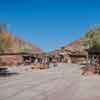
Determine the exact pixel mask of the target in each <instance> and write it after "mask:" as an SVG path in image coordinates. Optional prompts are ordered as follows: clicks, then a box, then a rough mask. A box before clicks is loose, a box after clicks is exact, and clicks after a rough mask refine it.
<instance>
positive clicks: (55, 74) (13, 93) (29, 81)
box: [0, 64, 100, 100]
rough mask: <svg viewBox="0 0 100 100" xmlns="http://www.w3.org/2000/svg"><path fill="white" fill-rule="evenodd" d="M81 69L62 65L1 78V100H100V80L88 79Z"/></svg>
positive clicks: (98, 78)
mask: <svg viewBox="0 0 100 100" xmlns="http://www.w3.org/2000/svg"><path fill="white" fill-rule="evenodd" d="M79 69H80V66H79V65H73V64H59V66H58V67H55V68H50V69H46V70H35V71H26V72H23V73H20V74H19V75H14V76H10V77H0V100H100V76H96V75H95V76H86V77H84V76H81V75H80V70H79Z"/></svg>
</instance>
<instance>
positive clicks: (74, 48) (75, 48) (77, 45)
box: [49, 39, 86, 55]
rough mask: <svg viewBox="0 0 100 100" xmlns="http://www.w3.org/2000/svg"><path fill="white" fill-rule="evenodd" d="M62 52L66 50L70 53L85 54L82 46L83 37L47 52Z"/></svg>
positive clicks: (52, 53)
mask: <svg viewBox="0 0 100 100" xmlns="http://www.w3.org/2000/svg"><path fill="white" fill-rule="evenodd" d="M62 52H65V53H66V52H67V53H71V54H86V51H85V47H84V39H80V40H76V41H74V42H72V43H70V44H67V45H65V46H63V47H61V48H58V49H56V50H54V51H51V52H49V54H51V55H57V54H59V53H62Z"/></svg>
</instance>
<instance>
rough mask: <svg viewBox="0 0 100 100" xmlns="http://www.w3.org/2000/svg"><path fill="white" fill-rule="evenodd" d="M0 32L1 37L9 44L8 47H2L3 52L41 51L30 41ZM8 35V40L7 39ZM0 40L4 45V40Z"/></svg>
mask: <svg viewBox="0 0 100 100" xmlns="http://www.w3.org/2000/svg"><path fill="white" fill-rule="evenodd" d="M0 34H2V35H3V38H5V40H6V42H10V43H8V44H10V46H9V47H8V48H3V49H4V52H5V53H18V52H26V51H29V52H31V53H42V50H41V49H40V48H39V47H37V46H35V45H33V44H31V43H28V42H25V41H24V40H22V39H20V38H18V37H15V36H13V35H11V34H10V33H7V32H2V33H0ZM8 37H9V39H10V40H8ZM7 40H8V41H7ZM0 42H1V43H2V45H3V44H4V45H5V43H4V40H2V41H1V40H0ZM6 45H7V43H6Z"/></svg>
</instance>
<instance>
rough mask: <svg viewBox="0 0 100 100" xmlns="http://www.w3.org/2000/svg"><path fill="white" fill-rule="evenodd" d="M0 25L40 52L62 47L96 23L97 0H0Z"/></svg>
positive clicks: (99, 13) (99, 21)
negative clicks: (4, 24)
mask: <svg viewBox="0 0 100 100" xmlns="http://www.w3.org/2000/svg"><path fill="white" fill-rule="evenodd" d="M0 23H6V24H9V25H8V27H9V31H10V32H11V33H12V34H14V35H15V36H18V37H21V38H22V39H24V40H26V41H28V42H31V43H33V44H36V45H38V46H39V47H40V48H42V49H43V50H44V51H51V50H53V49H55V48H59V47H61V46H64V45H65V44H68V43H70V42H71V41H74V40H76V39H79V38H80V37H82V36H84V33H85V32H86V31H88V29H89V28H90V27H91V26H94V25H95V24H100V0H0Z"/></svg>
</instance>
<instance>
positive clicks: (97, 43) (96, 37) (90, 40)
mask: <svg viewBox="0 0 100 100" xmlns="http://www.w3.org/2000/svg"><path fill="white" fill-rule="evenodd" d="M84 45H85V47H86V48H87V49H90V48H100V27H96V28H94V29H92V30H90V31H89V32H87V33H86V35H85V44H84Z"/></svg>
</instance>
